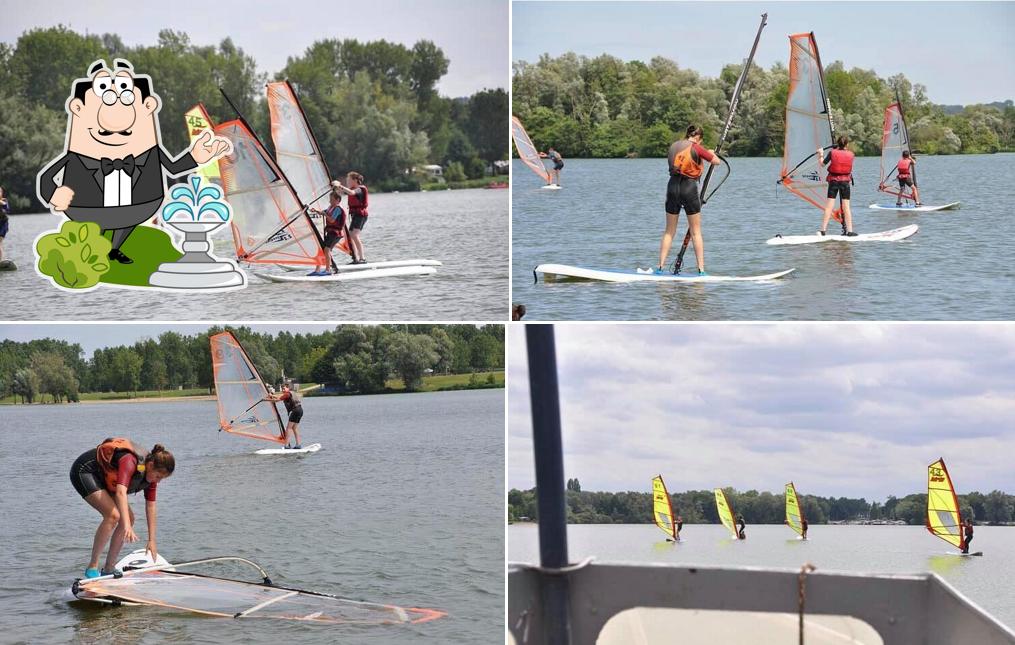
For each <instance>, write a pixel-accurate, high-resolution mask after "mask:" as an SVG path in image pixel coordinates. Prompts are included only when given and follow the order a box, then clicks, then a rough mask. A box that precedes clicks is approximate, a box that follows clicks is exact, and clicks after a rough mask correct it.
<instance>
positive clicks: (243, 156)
mask: <svg viewBox="0 0 1015 645" xmlns="http://www.w3.org/2000/svg"><path fill="white" fill-rule="evenodd" d="M215 133H216V134H218V135H219V136H222V137H225V138H227V139H229V141H230V142H232V144H233V153H232V154H231V155H228V156H226V157H222V158H221V159H220V160H219V169H220V171H221V173H222V183H223V187H224V189H225V193H226V199H227V200H228V201H229V205H230V206H231V207H232V211H233V217H232V220H230V224H231V226H232V231H233V243H234V244H235V246H236V255H237V257H238V258H239V259H240V260H242V261H244V262H251V263H260V264H298V265H305V266H325V265H327V264H328V263H329V261H330V260H329V258H328V256H327V253H326V252H325V250H324V247H323V241H322V240H321V237H320V233H319V232H318V231H317V228H316V227H315V226H314V224H313V222H311V221H310V217H309V216H308V215H307V209H306V205H305V204H303V203H302V202H301V201H300V198H299V197H298V196H297V195H296V192H295V191H294V190H293V188H292V186H291V185H290V184H289V182H288V181H287V180H286V177H285V174H284V173H283V172H282V171H281V170H280V169H279V167H278V166H277V165H276V164H275V161H274V159H272V158H271V156H270V155H269V154H268V153H267V151H265V149H264V146H262V145H261V142H260V141H258V140H257V137H256V136H255V135H254V133H253V132H252V131H251V129H250V127H249V126H248V125H247V123H246V121H244V120H243V119H242V118H240V119H235V120H233V121H227V122H226V123H221V124H219V125H217V126H215Z"/></svg>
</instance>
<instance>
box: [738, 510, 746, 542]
mask: <svg viewBox="0 0 1015 645" xmlns="http://www.w3.org/2000/svg"><path fill="white" fill-rule="evenodd" d="M737 524H739V525H740V526H738V527H737V539H738V540H746V539H747V530H746V529H747V522H745V521H744V514H743V513H740V514H739V515H737Z"/></svg>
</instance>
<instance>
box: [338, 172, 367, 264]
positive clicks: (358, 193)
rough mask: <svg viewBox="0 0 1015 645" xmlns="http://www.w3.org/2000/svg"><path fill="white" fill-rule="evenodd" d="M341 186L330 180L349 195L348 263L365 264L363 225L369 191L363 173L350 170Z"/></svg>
mask: <svg viewBox="0 0 1015 645" xmlns="http://www.w3.org/2000/svg"><path fill="white" fill-rule="evenodd" d="M345 183H347V184H348V186H343V185H342V183H341V182H339V181H337V180H336V181H333V182H331V185H332V186H334V187H335V188H336V189H337V190H339V191H341V192H344V193H345V194H346V195H348V196H349V217H351V218H352V221H351V223H350V224H349V248H350V249H351V250H352V262H350V263H349V264H366V256H365V255H364V254H363V238H362V233H363V227H364V226H366V225H367V215H369V213H367V202H369V200H370V198H369V191H368V190H367V187H366V184H364V183H363V175H361V174H359V173H358V172H355V171H351V172H349V174H347V175H346V176H345Z"/></svg>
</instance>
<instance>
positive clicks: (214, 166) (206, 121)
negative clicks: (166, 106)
mask: <svg viewBox="0 0 1015 645" xmlns="http://www.w3.org/2000/svg"><path fill="white" fill-rule="evenodd" d="M183 118H184V121H186V123H187V136H188V137H189V138H188V140H189V141H190V143H191V144H193V143H194V140H195V139H197V138H198V137H199V136H201V133H202V132H204V131H205V130H214V129H215V124H214V123H212V120H211V117H210V116H208V111H207V110H206V109H204V104H203V103H198V104H197V105H195V106H194V107H192V108H190V109H189V110H187V112H186V114H184V115H183ZM198 173H199V174H200V175H201V176H202V177H204V178H205V179H206V180H207V181H209V182H212V183H215V184H221V183H222V175H221V173H220V172H219V162H218V161H212V162H211V163H208V164H205V165H204V166H201V168H200V170H198Z"/></svg>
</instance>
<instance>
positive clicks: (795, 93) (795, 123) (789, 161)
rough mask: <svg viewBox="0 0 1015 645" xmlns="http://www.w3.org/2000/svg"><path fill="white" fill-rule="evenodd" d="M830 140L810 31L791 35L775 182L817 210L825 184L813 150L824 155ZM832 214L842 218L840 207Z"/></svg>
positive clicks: (829, 112)
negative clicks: (783, 135) (779, 170)
mask: <svg viewBox="0 0 1015 645" xmlns="http://www.w3.org/2000/svg"><path fill="white" fill-rule="evenodd" d="M832 141H833V134H832V108H831V104H830V103H829V101H828V93H827V92H826V91H825V78H824V71H823V70H822V68H821V57H820V56H819V54H818V44H817V42H816V41H815V40H814V33H813V32H811V33H806V34H793V35H791V36H790V37H789V92H788V94H787V96H786V140H785V145H784V146H783V153H782V174H781V177H780V179H779V182H778V183H780V184H782V185H783V186H785V188H786V189H787V190H788V191H789V192H791V193H793V194H794V195H796V196H797V197H799V198H800V199H802V200H804V201H806V202H807V203H809V204H811V205H812V206H815V207H817V208H820V209H821V210H824V209H825V200H826V196H827V194H828V183H827V182H826V181H825V179H824V178H823V177H822V174H821V173H822V168H821V164H820V163H819V159H818V155H817V150H818V149H820V150H821V151H822V154H824V152H825V151H826V150H829V149H831V147H832ZM834 216H835V219H836V220H838V221H842V213H841V210H839V209H836V210H835V212H834Z"/></svg>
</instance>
